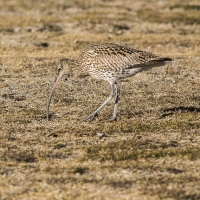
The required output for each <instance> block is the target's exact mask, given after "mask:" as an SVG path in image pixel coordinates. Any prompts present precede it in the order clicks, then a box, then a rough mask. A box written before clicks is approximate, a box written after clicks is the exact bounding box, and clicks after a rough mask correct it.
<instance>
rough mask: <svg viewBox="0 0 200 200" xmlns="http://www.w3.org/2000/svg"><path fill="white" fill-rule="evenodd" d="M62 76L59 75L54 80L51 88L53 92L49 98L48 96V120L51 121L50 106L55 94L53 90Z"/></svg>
mask: <svg viewBox="0 0 200 200" xmlns="http://www.w3.org/2000/svg"><path fill="white" fill-rule="evenodd" d="M61 77H62V76H60V75H58V76H57V77H56V79H55V81H54V84H53V86H52V88H51V92H50V95H49V98H48V102H47V120H48V121H49V106H50V103H51V98H52V95H53V92H54V90H55V88H56V86H57V84H58V81H59V80H60V78H61Z"/></svg>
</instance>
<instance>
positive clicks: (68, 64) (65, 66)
mask: <svg viewBox="0 0 200 200" xmlns="http://www.w3.org/2000/svg"><path fill="white" fill-rule="evenodd" d="M73 65H75V61H74V60H70V59H62V60H60V61H59V62H58V63H57V66H56V74H57V77H56V79H55V82H54V84H53V86H52V88H51V92H50V95H49V98H48V102H47V120H49V106H50V103H51V98H52V95H53V92H54V90H55V88H56V86H57V84H58V82H59V80H60V79H61V78H62V77H63V76H64V75H66V76H70V75H71V73H72V67H73Z"/></svg>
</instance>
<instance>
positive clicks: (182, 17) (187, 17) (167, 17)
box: [137, 9, 200, 25]
mask: <svg viewBox="0 0 200 200" xmlns="http://www.w3.org/2000/svg"><path fill="white" fill-rule="evenodd" d="M137 16H138V17H139V18H141V19H143V20H145V21H149V22H152V23H166V24H168V23H179V24H180V23H183V24H191V25H192V24H200V12H199V11H198V10H193V12H191V10H185V11H184V12H159V11H158V10H153V9H140V10H138V11H137Z"/></svg>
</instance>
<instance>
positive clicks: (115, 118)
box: [108, 116, 117, 122]
mask: <svg viewBox="0 0 200 200" xmlns="http://www.w3.org/2000/svg"><path fill="white" fill-rule="evenodd" d="M113 121H117V116H114V117H112V118H111V119H108V122H113Z"/></svg>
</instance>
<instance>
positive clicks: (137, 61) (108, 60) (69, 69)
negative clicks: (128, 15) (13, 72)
mask: <svg viewBox="0 0 200 200" xmlns="http://www.w3.org/2000/svg"><path fill="white" fill-rule="evenodd" d="M170 61H173V60H172V59H171V58H168V57H160V56H158V55H155V54H152V53H149V52H146V51H140V50H136V49H132V48H128V47H124V46H121V45H117V44H112V43H104V44H93V45H89V46H88V47H87V48H86V49H84V50H83V51H82V52H81V53H80V54H79V56H78V58H77V59H76V60H71V59H62V60H60V61H59V62H58V64H57V69H56V70H57V78H56V80H55V82H54V84H53V87H52V89H51V92H50V95H49V98H48V102H47V120H49V106H50V103H51V98H52V94H53V91H54V89H55V88H56V86H57V84H58V81H59V80H60V79H61V78H62V77H63V76H64V75H68V76H69V75H71V74H73V72H76V71H79V72H80V71H81V72H83V73H87V74H89V75H90V76H92V77H93V78H96V79H102V80H105V81H108V82H109V83H110V86H111V94H110V96H109V97H108V98H107V99H106V100H105V101H104V102H103V104H102V105H101V106H100V107H99V108H97V110H95V111H94V112H93V113H92V114H91V115H89V116H88V117H87V118H86V120H87V121H89V122H90V121H92V120H93V119H94V118H95V117H96V116H97V115H98V113H99V112H100V111H101V110H102V109H103V107H104V106H105V105H106V104H107V103H108V102H109V101H110V100H111V99H113V98H114V112H113V117H112V118H111V119H110V120H109V121H113V120H116V118H117V105H118V101H119V95H120V93H119V91H120V90H119V87H118V85H117V81H118V80H120V79H124V78H128V77H131V76H134V75H135V74H137V73H138V72H141V71H144V70H149V69H151V68H153V67H160V66H163V65H165V64H166V63H168V62H170Z"/></svg>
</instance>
